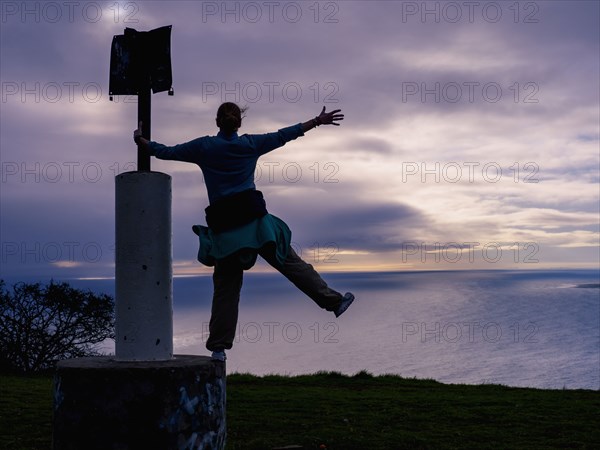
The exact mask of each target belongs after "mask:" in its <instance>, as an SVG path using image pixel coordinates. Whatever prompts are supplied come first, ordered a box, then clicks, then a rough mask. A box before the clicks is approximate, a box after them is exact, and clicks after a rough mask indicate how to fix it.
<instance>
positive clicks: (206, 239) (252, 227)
mask: <svg viewBox="0 0 600 450" xmlns="http://www.w3.org/2000/svg"><path fill="white" fill-rule="evenodd" d="M192 230H193V231H194V233H196V234H197V235H198V238H199V240H200V249H199V250H198V261H200V262H201V263H202V264H204V265H205V266H209V267H212V266H214V265H215V261H216V260H218V259H224V258H228V257H231V256H233V255H236V256H237V257H239V260H240V264H241V266H242V267H243V269H244V270H248V269H250V268H251V267H252V266H254V264H255V263H256V258H257V255H258V251H259V250H260V249H262V248H263V247H265V246H268V247H270V248H272V249H273V251H274V252H275V257H276V258H277V261H278V262H279V263H280V264H283V262H284V261H285V259H286V258H287V255H288V249H289V248H290V243H291V241H292V232H291V231H290V229H289V227H288V226H287V224H286V223H285V222H284V221H283V220H281V219H280V218H278V217H275V216H273V215H272V214H267V215H265V216H263V217H261V218H260V219H256V220H254V221H252V222H250V223H249V224H247V225H243V226H241V227H239V228H235V229H233V230H230V231H224V232H221V233H213V231H212V230H211V229H210V228H208V227H206V226H204V225H194V226H193V227H192Z"/></svg>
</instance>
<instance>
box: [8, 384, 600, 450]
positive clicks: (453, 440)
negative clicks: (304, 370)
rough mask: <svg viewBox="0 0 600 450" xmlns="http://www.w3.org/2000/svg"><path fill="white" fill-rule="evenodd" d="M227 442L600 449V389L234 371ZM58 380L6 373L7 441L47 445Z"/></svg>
mask: <svg viewBox="0 0 600 450" xmlns="http://www.w3.org/2000/svg"><path fill="white" fill-rule="evenodd" d="M227 383H228V385H227V423H228V447H227V448H228V449H244V450H246V449H248V450H250V449H261V450H265V449H273V448H279V447H286V446H297V447H292V448H304V449H325V448H326V449H329V450H334V449H339V450H353V449H356V450H359V449H360V450H371V449H385V450H388V449H402V448H411V449H415V448H417V449H418V448H502V449H509V448H515V449H517V448H519V449H522V448H527V449H532V448H545V449H546V448H590V449H592V448H600V431H599V430H600V427H598V423H600V392H598V391H590V390H541V389H523V388H509V387H505V386H498V385H480V386H471V385H447V384H442V383H438V382H435V381H430V380H415V379H404V378H400V377H396V376H378V377H373V376H371V375H369V374H367V373H365V372H361V373H359V374H357V375H354V376H344V375H340V374H338V373H317V374H314V375H305V376H295V377H284V376H265V377H256V376H251V375H243V374H233V375H229V376H228V377H227ZM51 429H52V379H51V377H32V378H19V377H8V376H0V448H2V449H11V450H12V449H18V450H28V449H36V450H37V449H49V448H50V442H51Z"/></svg>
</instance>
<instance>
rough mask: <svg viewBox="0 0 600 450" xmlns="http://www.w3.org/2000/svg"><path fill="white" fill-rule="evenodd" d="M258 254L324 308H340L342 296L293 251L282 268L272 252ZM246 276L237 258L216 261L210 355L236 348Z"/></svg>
mask: <svg viewBox="0 0 600 450" xmlns="http://www.w3.org/2000/svg"><path fill="white" fill-rule="evenodd" d="M258 254H259V255H260V256H261V257H263V258H264V259H265V260H266V261H267V262H268V263H269V264H270V265H271V266H273V267H274V268H276V269H277V270H278V271H279V272H281V273H282V274H283V275H284V276H285V277H286V278H287V279H288V280H290V281H291V282H292V283H294V284H295V285H296V286H297V287H298V288H299V289H300V290H301V291H302V292H304V293H305V294H306V295H307V296H309V297H310V298H311V299H312V300H314V302H315V303H316V304H317V305H319V306H320V307H321V308H323V309H326V310H327V311H334V310H335V309H336V308H337V307H338V306H339V305H340V303H341V301H342V298H343V296H342V294H340V293H339V292H337V291H334V290H333V289H330V288H329V287H328V286H327V283H325V281H323V279H322V278H321V276H320V275H319V274H318V273H317V271H316V270H315V269H314V268H313V266H312V265H310V264H308V263H306V262H304V261H303V260H302V259H301V258H300V257H299V256H298V255H297V254H296V252H295V251H294V250H293V249H292V248H291V247H290V248H289V250H288V256H287V258H286V260H285V261H284V263H283V265H281V264H279V262H278V261H277V259H276V258H275V255H274V251H273V249H272V248H268V247H267V248H263V249H261V250H260V251H259V252H258ZM243 274H244V271H243V269H242V268H241V265H240V263H239V260H238V258H237V256H236V255H234V256H233V257H229V258H225V259H221V260H217V262H216V264H215V271H214V273H213V285H214V293H213V300H212V311H211V317H210V324H209V331H210V335H209V337H208V340H207V342H206V348H207V349H208V350H210V351H215V350H223V349H230V348H231V347H232V346H233V340H234V338H235V331H236V327H237V321H238V304H239V301H240V291H241V289H242V279H243Z"/></svg>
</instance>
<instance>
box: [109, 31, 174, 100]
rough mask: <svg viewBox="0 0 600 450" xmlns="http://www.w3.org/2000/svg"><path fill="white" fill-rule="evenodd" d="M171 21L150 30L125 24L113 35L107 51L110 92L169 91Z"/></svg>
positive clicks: (170, 74) (170, 84)
mask: <svg viewBox="0 0 600 450" xmlns="http://www.w3.org/2000/svg"><path fill="white" fill-rule="evenodd" d="M171 28H172V26H171V25H168V26H165V27H161V28H156V29H154V30H151V31H136V30H134V29H133V28H125V33H124V34H122V35H117V36H114V37H113V41H112V46H111V51H110V81H109V86H108V90H109V94H110V95H138V94H139V92H140V90H142V89H144V88H148V87H149V88H151V89H152V92H153V93H154V94H156V93H157V92H162V91H168V90H169V89H171V87H172V84H173V79H172V73H171Z"/></svg>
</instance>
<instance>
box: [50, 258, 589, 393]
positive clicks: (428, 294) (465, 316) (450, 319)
mask: <svg viewBox="0 0 600 450" xmlns="http://www.w3.org/2000/svg"><path fill="white" fill-rule="evenodd" d="M323 277H324V278H325V280H326V281H327V282H328V283H329V285H330V286H331V287H333V288H334V289H337V290H339V291H341V292H342V293H343V292H346V291H351V292H353V293H354V294H355V296H356V300H355V302H354V304H353V305H352V306H351V307H350V308H349V309H348V311H347V312H346V313H344V315H342V316H341V317H340V318H338V319H336V318H335V317H334V315H333V313H329V312H327V311H324V310H321V309H320V308H318V307H317V306H316V304H314V303H313V302H312V300H310V299H309V298H307V297H305V296H304V295H303V294H302V293H301V292H300V291H298V290H297V289H296V288H295V286H293V285H292V284H291V283H290V282H289V281H287V280H286V279H285V278H283V277H282V276H281V275H280V274H278V273H267V274H265V273H253V272H247V273H246V274H245V277H244V286H243V289H242V298H241V302H240V317H239V324H238V333H237V337H236V341H235V343H234V347H233V349H231V350H230V351H228V352H227V356H228V360H227V370H228V371H229V372H230V373H231V372H248V373H253V374H257V375H264V374H290V375H294V374H304V373H313V372H316V371H338V372H342V373H345V374H353V373H356V372H359V371H362V370H366V371H368V372H370V373H372V374H375V375H378V374H397V375H401V376H403V377H415V378H420V379H424V378H428V379H435V380H438V381H440V382H444V383H466V384H481V383H490V384H503V385H508V386H517V387H535V388H549V389H595V390H598V389H600V272H599V271H597V270H561V271H548V270H522V271H501V270H494V271H447V272H443V271H431V272H378V273H328V274H324V275H323ZM61 281H62V280H61ZM64 281H68V282H70V283H71V284H72V285H74V286H76V287H80V288H85V289H91V290H93V291H96V292H105V293H109V294H113V295H114V280H64ZM211 295H212V280H211V277H209V276H199V277H184V278H175V279H174V287H173V308H174V349H175V353H176V354H208V351H207V350H206V349H205V347H204V345H205V342H206V338H207V334H208V321H209V319H210V302H211ZM113 348H114V346H113ZM109 350H110V349H109Z"/></svg>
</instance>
